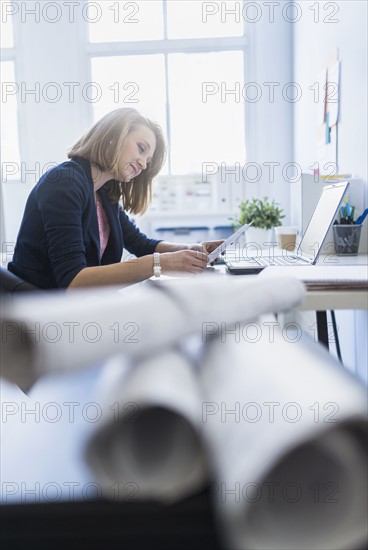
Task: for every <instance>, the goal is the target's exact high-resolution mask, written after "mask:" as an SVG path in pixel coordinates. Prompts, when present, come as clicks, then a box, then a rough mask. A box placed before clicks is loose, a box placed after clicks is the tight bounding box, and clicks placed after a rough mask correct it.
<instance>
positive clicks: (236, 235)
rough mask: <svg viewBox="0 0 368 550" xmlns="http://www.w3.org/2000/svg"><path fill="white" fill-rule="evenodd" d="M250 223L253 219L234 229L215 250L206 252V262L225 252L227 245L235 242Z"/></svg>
mask: <svg viewBox="0 0 368 550" xmlns="http://www.w3.org/2000/svg"><path fill="white" fill-rule="evenodd" d="M252 223H253V221H251V222H250V223H245V224H244V225H242V226H241V227H240V228H239V229H238V230H237V231H235V233H233V234H232V235H230V237H229V238H228V239H226V241H224V242H223V243H221V244H220V245H219V246H218V247H217V248H215V250H213V251H212V252H211V253H210V254H208V263H212V262H214V261H215V260H216V259H217V258H218V257H219V256H220V255H221V254H222V253H223V252H225V250H226V248H227V247H228V246H230V245H232V244H234V243H236V241H237V240H238V239H240V237H241V236H242V235H243V233H245V231H246V230H247V229H248V227H250V226H251V225H252Z"/></svg>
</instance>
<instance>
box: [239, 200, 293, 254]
mask: <svg viewBox="0 0 368 550" xmlns="http://www.w3.org/2000/svg"><path fill="white" fill-rule="evenodd" d="M239 208H240V215H239V216H238V217H237V218H231V219H232V221H233V223H232V224H231V225H232V226H233V228H234V230H237V229H239V227H241V226H242V225H244V224H245V223H250V222H251V221H253V224H252V226H251V227H250V228H249V229H248V231H247V232H246V234H245V235H246V239H247V243H256V244H258V245H260V246H261V248H264V247H265V246H266V245H267V243H270V242H271V238H272V228H273V227H278V226H279V225H281V220H282V219H283V218H284V217H285V215H284V211H283V210H282V208H279V207H278V205H277V204H276V203H275V201H274V200H272V201H271V202H270V201H269V199H268V198H267V197H264V198H263V199H252V200H246V201H242V202H241V203H240V204H239Z"/></svg>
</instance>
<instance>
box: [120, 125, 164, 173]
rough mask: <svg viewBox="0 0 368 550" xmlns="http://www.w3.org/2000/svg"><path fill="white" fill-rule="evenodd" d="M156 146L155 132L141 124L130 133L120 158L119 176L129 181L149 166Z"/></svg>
mask: <svg viewBox="0 0 368 550" xmlns="http://www.w3.org/2000/svg"><path fill="white" fill-rule="evenodd" d="M155 148H156V137H155V134H154V133H153V132H152V130H150V128H147V126H143V125H142V126H139V127H138V128H137V129H136V130H133V131H132V132H130V134H128V137H127V139H126V141H125V145H124V150H123V153H122V155H121V157H120V159H119V167H118V171H119V174H118V177H117V179H118V180H119V181H122V182H126V183H127V182H129V181H130V180H131V179H132V178H135V177H137V176H138V174H140V173H141V172H142V170H145V169H146V168H147V164H148V163H149V162H150V161H151V160H152V157H153V154H154V152H155Z"/></svg>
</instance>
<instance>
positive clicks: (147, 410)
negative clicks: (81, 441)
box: [86, 349, 207, 502]
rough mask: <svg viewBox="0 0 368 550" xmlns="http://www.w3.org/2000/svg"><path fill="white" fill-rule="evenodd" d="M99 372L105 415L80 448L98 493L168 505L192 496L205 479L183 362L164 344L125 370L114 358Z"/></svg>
mask: <svg viewBox="0 0 368 550" xmlns="http://www.w3.org/2000/svg"><path fill="white" fill-rule="evenodd" d="M105 369H106V370H107V375H108V376H109V380H108V383H107V384H105V387H104V388H101V392H100V400H101V401H102V402H103V403H104V406H103V410H104V411H105V418H104V420H103V422H102V423H100V425H99V426H98V430H97V431H96V433H94V434H93V436H92V437H91V439H90V441H89V443H88V445H87V449H86V459H87V462H88V463H89V465H90V467H91V469H92V471H93V473H94V476H95V479H96V481H97V482H98V483H99V486H100V487H101V488H102V490H103V493H104V496H105V497H107V498H115V499H116V498H117V497H118V498H120V499H121V500H124V499H125V498H126V496H127V494H126V490H125V491H124V490H123V489H124V488H127V487H130V488H131V492H132V494H133V495H134V500H137V499H143V500H150V499H155V500H160V501H165V502H172V501H176V500H178V499H181V498H184V497H186V496H188V495H190V494H193V493H195V492H196V491H197V490H198V489H199V488H201V486H203V484H204V482H205V479H206V475H207V460H206V452H205V448H204V443H203V438H202V434H201V394H200V387H199V384H198V380H197V377H196V375H195V373H194V371H193V366H192V365H191V364H190V362H189V361H188V359H186V358H185V357H184V355H183V354H181V353H180V351H179V350H178V349H169V350H167V351H165V352H163V353H161V354H157V355H155V356H153V357H152V358H149V359H146V360H144V361H142V362H140V363H139V364H136V365H134V366H133V367H132V368H131V369H130V372H129V373H128V375H126V371H125V368H124V365H121V359H120V358H118V357H117V358H114V359H113V360H110V361H109V362H108V364H107V365H106V366H105ZM113 403H115V414H114V415H112V414H111V408H112V404H113ZM117 405H118V406H119V408H118V409H117ZM117 413H119V414H117ZM117 487H120V489H121V491H120V493H117V490H116V488H117Z"/></svg>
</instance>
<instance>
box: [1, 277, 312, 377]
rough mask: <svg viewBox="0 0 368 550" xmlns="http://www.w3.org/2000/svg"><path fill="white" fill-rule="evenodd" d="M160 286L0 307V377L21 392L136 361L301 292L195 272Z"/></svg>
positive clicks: (290, 284)
mask: <svg viewBox="0 0 368 550" xmlns="http://www.w3.org/2000/svg"><path fill="white" fill-rule="evenodd" d="M166 283H167V284H164V282H163V283H160V284H158V285H150V284H145V285H142V287H141V290H140V289H139V290H138V291H137V290H134V289H133V288H131V289H130V288H126V289H125V290H124V292H123V293H120V292H118V289H117V288H115V287H112V288H111V287H110V288H104V289H102V288H93V289H89V290H75V291H70V292H67V293H64V292H63V293H59V292H55V293H49V292H44V293H37V294H32V295H27V296H21V297H18V296H17V297H16V298H13V299H12V300H11V301H10V302H4V304H3V306H2V308H1V309H2V311H1V313H2V321H1V329H2V361H1V375H2V376H4V377H5V378H8V379H9V380H10V381H12V382H15V383H18V384H19V385H20V386H21V387H22V386H29V385H31V384H32V383H33V382H34V381H35V380H36V379H37V378H39V377H40V376H42V375H44V374H47V373H52V372H62V371H68V370H72V369H79V368H83V367H88V366H92V365H96V364H97V365H98V364H101V363H102V362H103V361H105V360H106V359H107V358H108V357H109V356H112V355H115V354H117V353H124V354H126V355H127V356H129V357H143V356H145V355H150V354H151V353H155V352H157V351H158V350H162V349H165V348H166V347H167V346H168V345H170V344H172V343H173V342H176V341H178V340H179V338H181V337H182V336H185V335H188V334H191V333H194V332H199V333H200V332H201V331H202V329H203V323H206V322H209V323H212V328H213V327H214V328H216V327H219V326H220V325H219V323H221V322H232V321H241V320H250V319H253V318H256V317H257V316H258V315H259V314H261V313H265V312H270V311H273V312H277V311H280V310H287V309H290V308H292V307H294V306H295V305H297V304H298V303H299V302H300V301H301V300H302V298H303V294H304V286H303V284H302V283H300V282H299V281H297V280H295V279H291V278H287V277H285V278H283V279H280V280H278V281H277V282H275V283H274V282H272V281H260V280H257V279H256V278H253V277H251V278H249V279H248V278H246V279H241V280H238V279H234V278H232V277H221V276H219V277H216V276H213V275H212V276H208V277H206V276H205V275H203V276H200V277H199V276H198V277H193V278H190V279H179V280H172V281H166ZM285 287H287V288H288V292H287V293H285V292H283V290H282V289H283V288H285ZM130 292H131V295H130V294H129V293H130ZM206 326H207V325H206Z"/></svg>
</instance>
